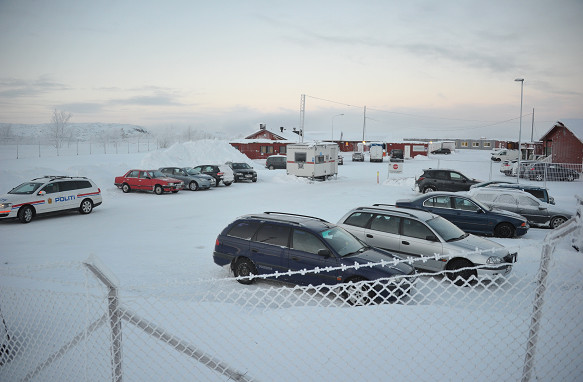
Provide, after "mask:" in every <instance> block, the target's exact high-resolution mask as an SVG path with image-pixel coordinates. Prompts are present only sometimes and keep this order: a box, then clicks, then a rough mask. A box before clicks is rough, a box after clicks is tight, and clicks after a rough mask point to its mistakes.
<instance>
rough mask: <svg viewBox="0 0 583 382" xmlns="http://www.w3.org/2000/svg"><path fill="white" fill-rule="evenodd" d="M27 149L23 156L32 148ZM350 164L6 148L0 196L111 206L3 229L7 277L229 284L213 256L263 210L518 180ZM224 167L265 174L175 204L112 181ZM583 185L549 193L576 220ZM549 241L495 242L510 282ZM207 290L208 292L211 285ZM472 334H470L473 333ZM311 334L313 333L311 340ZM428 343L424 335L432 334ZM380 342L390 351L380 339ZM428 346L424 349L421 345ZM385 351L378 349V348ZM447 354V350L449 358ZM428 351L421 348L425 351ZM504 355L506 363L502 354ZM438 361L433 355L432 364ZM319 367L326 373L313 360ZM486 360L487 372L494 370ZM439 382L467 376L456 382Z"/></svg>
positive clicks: (343, 316) (575, 264)
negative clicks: (85, 194)
mask: <svg viewBox="0 0 583 382" xmlns="http://www.w3.org/2000/svg"><path fill="white" fill-rule="evenodd" d="M29 149H30V150H31V151H32V152H33V154H34V150H37V149H38V148H36V147H35V146H31V147H30V148H29ZM20 150H21V151H25V150H26V147H21V148H20ZM343 155H344V158H345V159H344V165H342V166H339V174H338V177H337V178H336V179H331V180H329V181H325V182H321V181H315V182H314V181H310V180H307V179H301V178H296V177H293V176H288V175H286V172H285V170H273V171H269V170H267V169H265V168H264V160H257V161H251V160H249V159H247V158H246V157H245V156H243V155H242V154H241V153H239V152H238V151H237V150H235V149H234V148H232V147H231V146H230V145H228V144H227V143H226V142H223V141H216V140H208V141H197V142H188V143H184V144H178V145H175V146H172V147H170V148H168V149H164V150H157V151H151V152H146V153H144V152H142V153H133V154H107V155H105V154H99V155H98V154H94V155H75V153H71V154H70V155H66V154H63V153H61V155H60V156H58V157H57V156H43V157H42V158H38V157H36V158H35V157H34V155H28V156H27V155H23V157H24V159H14V158H15V156H14V152H13V151H12V148H11V147H0V159H1V160H2V163H3V166H2V169H1V170H0V193H5V192H7V191H8V190H10V189H11V188H12V187H14V186H16V185H18V184H20V183H21V182H24V181H27V180H30V179H32V178H34V177H39V176H42V175H78V176H87V177H89V178H91V179H92V180H94V181H95V182H96V183H97V184H98V186H99V187H100V188H101V190H102V194H103V204H102V205H101V206H99V207H97V208H95V210H94V211H93V212H92V213H91V214H89V215H80V214H78V213H71V214H66V215H59V216H52V217H46V218H38V219H37V220H34V221H33V222H32V223H30V224H27V225H23V224H21V223H19V222H16V221H2V222H0V232H2V238H3V246H2V251H1V252H0V267H2V268H13V267H15V268H21V267H29V266H30V267H34V266H36V265H39V266H42V265H43V264H50V263H58V262H81V261H85V260H86V259H87V258H88V257H89V256H90V255H94V256H96V257H98V258H99V259H100V260H101V262H102V263H103V264H105V265H106V266H107V268H109V270H111V271H112V273H113V274H114V275H115V276H117V278H118V279H119V282H120V285H121V287H122V288H125V289H126V290H128V289H129V288H134V287H148V286H152V285H161V284H166V283H168V282H174V283H177V284H179V283H180V282H184V281H193V280H209V279H224V278H227V277H229V276H230V275H229V272H228V271H227V269H225V268H221V267H218V266H217V265H215V264H214V263H213V260H212V251H213V248H214V243H215V239H216V236H217V234H218V233H219V232H220V231H221V230H222V229H223V228H224V227H225V226H226V225H227V224H228V223H230V222H231V221H232V220H234V219H235V218H236V217H237V216H240V215H243V214H247V213H253V212H262V211H285V212H292V213H298V214H305V215H312V216H318V217H321V218H324V219H326V220H328V221H331V222H336V221H337V220H338V219H339V218H340V217H341V216H343V215H344V214H345V213H346V212H347V211H348V210H349V209H351V208H353V207H356V206H359V205H368V204H372V203H388V204H392V203H394V202H395V201H396V200H397V199H401V198H407V197H412V196H415V195H417V193H416V192H415V191H414V190H413V186H414V180H415V177H416V176H418V175H419V174H420V173H421V171H422V169H424V168H428V167H433V168H436V167H441V168H455V169H458V170H461V171H462V172H464V173H465V174H466V175H468V176H471V177H475V178H477V179H480V180H489V179H504V180H508V179H511V178H508V177H505V176H504V175H503V174H501V173H500V172H499V169H498V167H499V164H496V163H492V162H491V161H490V159H489V158H490V152H489V151H477V150H476V151H475V150H459V151H457V152H455V153H453V154H451V155H447V156H445V155H439V156H430V157H429V158H428V157H417V158H415V159H412V160H406V161H405V162H404V164H403V172H402V173H389V172H388V166H389V163H387V162H384V163H370V162H368V161H365V162H352V161H351V153H343ZM227 160H231V161H247V162H248V163H250V164H251V165H252V166H253V167H254V168H255V169H256V170H257V172H258V181H257V183H235V184H233V185H231V186H230V187H225V186H220V187H218V188H212V189H210V190H207V191H197V192H191V191H181V192H179V193H178V194H169V195H154V194H153V193H137V192H133V193H129V194H124V193H123V192H122V191H121V190H119V189H117V188H116V187H115V186H114V185H113V179H114V177H115V176H118V175H122V174H124V173H125V172H126V171H127V170H128V169H130V168H147V169H150V168H158V167H162V166H173V165H178V166H194V165H198V164H205V163H224V162H225V161H227ZM521 181H522V180H521ZM538 184H540V183H538ZM582 184H583V182H582V181H577V182H572V183H569V182H552V183H549V184H548V185H547V187H548V188H549V189H550V193H551V195H552V196H553V197H554V198H555V200H556V204H557V205H558V206H559V207H562V208H565V209H567V210H571V211H575V208H576V205H577V204H576V199H575V197H574V195H575V194H582V193H583V192H582V190H583V188H582V187H581V185H582ZM549 232H551V230H549V229H543V228H531V229H530V230H529V232H528V233H527V234H526V235H524V236H523V237H521V238H518V239H497V238H494V239H492V240H494V241H497V242H499V243H501V244H503V245H505V246H508V247H512V248H515V249H517V250H518V260H519V262H518V263H517V264H516V265H515V267H514V269H513V274H515V275H518V276H532V277H534V275H536V272H537V270H538V266H539V260H540V254H541V243H542V242H543V240H544V238H545V236H546V235H547V234H548V233H549ZM560 247H561V248H562V252H561V256H560V257H559V258H557V259H554V271H553V274H554V275H555V276H556V275H560V276H559V277H562V278H564V280H578V281H579V282H580V280H581V275H582V270H583V260H582V257H581V255H580V254H579V253H577V252H575V251H574V250H573V249H572V248H570V246H569V242H568V241H567V240H565V241H564V242H563V243H560ZM35 283H36V281H35V280H34V279H32V280H30V279H27V280H26V284H27V287H30V288H34V287H35V285H34V284H35ZM208 285H209V286H208V287H209V288H210V287H211V286H210V285H211V284H208ZM222 285H223V286H224V284H222ZM260 287H261V286H260ZM228 288H230V289H233V290H234V289H240V288H242V286H241V285H239V284H238V283H236V282H234V281H232V282H230V283H229V284H228ZM218 309H226V310H228V308H217V310H218ZM387 309H391V308H388V307H379V309H378V310H368V311H367V312H368V313H366V314H367V315H368V317H367V319H368V320H371V319H372V320H373V321H375V322H378V320H377V319H376V318H375V317H377V316H378V317H381V316H383V314H384V313H383V312H386V310H387ZM394 309H397V311H399V312H400V314H401V315H402V317H410V318H411V319H414V317H419V316H417V314H418V313H419V312H420V311H419V310H418V309H416V310H413V309H408V307H405V306H402V307H398V308H394ZM441 309H443V307H441V308H440V307H437V308H436V309H435V310H434V311H432V313H439V314H440V315H441V316H447V315H448V314H449V315H454V316H455V312H453V313H452V311H451V309H445V310H443V312H440V310H441ZM289 313H291V312H283V313H282V312H277V311H276V312H274V313H270V314H269V315H267V316H263V317H261V321H263V320H265V325H267V324H268V323H269V322H273V321H271V316H272V315H275V316H279V315H281V317H280V318H278V320H283V321H282V322H285V320H287V319H289V316H288V315H287V314H289ZM295 313H296V314H298V315H299V316H300V317H301V316H302V315H303V314H308V313H307V311H305V310H304V311H303V313H302V312H297V311H296V312H295ZM331 313H332V314H333V315H335V317H336V320H338V322H346V324H347V325H350V324H351V322H358V321H359V320H360V319H362V318H363V317H360V318H359V316H360V315H362V314H364V311H363V310H360V311H358V310H354V311H350V312H346V313H343V312H336V311H335V312H331ZM386 313H388V312H386ZM325 314H330V312H326V313H325ZM392 314H395V313H394V312H392ZM459 317H461V318H459V319H457V320H453V321H450V323H451V322H453V324H454V325H455V326H456V327H458V326H459V324H461V323H462V322H463V320H464V318H463V317H464V314H463V313H462V314H461V315H460V316H459ZM251 318H253V319H255V318H256V317H255V316H253V317H251ZM493 318H496V317H493ZM502 319H504V318H502ZM363 322H366V320H363ZM250 325H256V326H260V325H261V323H259V324H258V323H257V322H251V323H250ZM286 328H287V329H286V330H290V329H291V332H290V333H289V334H290V335H291V336H294V335H295V334H294V331H295V330H296V329H297V328H294V327H291V328H289V327H287V326H286ZM303 329H306V328H305V327H304V328H303ZM443 330H445V329H443ZM508 330H510V329H509V328H508ZM467 331H468V332H472V329H471V327H468V328H467ZM306 333H310V332H309V331H308V332H304V334H303V335H304V336H306ZM206 334H207V335H209V336H210V337H209V339H208V341H212V340H213V337H212V333H208V332H207V333H206ZM314 335H316V333H313V335H312V337H313V336H314ZM330 335H333V333H331V334H330ZM308 337H310V335H308ZM420 337H424V336H423V333H421V334H420ZM326 338H327V339H326V341H323V340H322V341H320V342H321V343H327V342H330V341H331V342H330V344H329V345H326V346H330V347H332V346H333V343H334V341H333V340H332V338H331V337H326ZM257 341H259V340H257ZM264 341H265V342H264V344H267V343H269V338H265V339H264ZM378 341H380V342H382V340H381V339H379V340H378ZM419 341H422V339H421V338H419ZM521 341H523V339H521ZM380 342H379V344H377V345H376V346H381V343H380ZM418 343H419V344H421V343H422V342H418ZM283 345H285V346H283ZM321 346H323V345H321ZM277 347H278V348H279V347H281V354H283V353H285V352H286V348H287V347H288V345H286V344H278V346H277ZM446 347H447V346H445V347H444V351H447V349H445V348H446ZM419 350H420V351H422V350H423V349H421V347H420V348H419ZM126 353H128V352H127V351H126ZM277 354H280V353H277ZM396 355H397V354H396ZM458 355H459V354H458ZM498 356H499V357H502V358H504V357H503V356H505V354H498ZM272 357H276V359H275V360H274V361H276V362H278V363H285V362H283V361H284V360H282V359H279V358H277V356H273V355H272ZM403 357H406V356H403ZM431 357H432V356H431V354H427V356H426V358H431ZM468 357H469V358H471V356H468ZM446 358H447V357H446ZM322 361H323V362H325V360H322ZM313 362H314V364H318V362H317V360H316V359H314V360H313ZM379 362H383V361H382V357H381V358H379V360H378V362H377V364H375V365H376V367H378V363H379ZM484 362H485V363H486V364H487V363H488V360H485V361H484ZM330 367H331V366H330ZM292 369H293V367H292ZM446 369H448V368H447V367H445V368H444V370H446ZM379 372H380V373H381V375H382V373H383V369H382V368H380V369H379ZM0 375H1V374H0ZM291 375H293V374H291ZM438 375H439V374H438ZM441 375H445V376H452V375H453V376H454V377H456V378H457V377H458V376H457V375H456V374H447V372H445V374H441ZM480 375H481V376H482V378H483V377H484V376H485V375H488V374H487V371H482V372H480ZM503 375H504V374H503ZM355 377H357V375H355ZM462 379H463V378H462Z"/></svg>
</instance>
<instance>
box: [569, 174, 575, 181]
mask: <svg viewBox="0 0 583 382" xmlns="http://www.w3.org/2000/svg"><path fill="white" fill-rule="evenodd" d="M574 180H575V176H574V175H573V174H569V175H567V181H568V182H572V181H574Z"/></svg>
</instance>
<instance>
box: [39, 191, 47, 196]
mask: <svg viewBox="0 0 583 382" xmlns="http://www.w3.org/2000/svg"><path fill="white" fill-rule="evenodd" d="M46 194H47V192H46V191H44V190H41V191H39V192H38V194H37V195H41V196H42V195H46Z"/></svg>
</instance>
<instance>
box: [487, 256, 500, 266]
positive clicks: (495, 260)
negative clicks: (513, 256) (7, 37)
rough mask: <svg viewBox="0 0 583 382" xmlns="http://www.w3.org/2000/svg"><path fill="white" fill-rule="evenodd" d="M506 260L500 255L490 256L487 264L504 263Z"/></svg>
mask: <svg viewBox="0 0 583 382" xmlns="http://www.w3.org/2000/svg"><path fill="white" fill-rule="evenodd" d="M503 262H504V260H502V258H501V257H498V256H490V257H488V260H486V264H502V263H503Z"/></svg>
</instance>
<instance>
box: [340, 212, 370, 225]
mask: <svg viewBox="0 0 583 382" xmlns="http://www.w3.org/2000/svg"><path fill="white" fill-rule="evenodd" d="M371 217H372V214H371V213H369V212H355V213H353V214H352V215H350V216H349V217H348V218H347V219H346V220H345V221H344V224H348V225H353V226H355V227H361V228H364V227H366V226H367V224H368V221H369V220H370V218H371Z"/></svg>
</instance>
